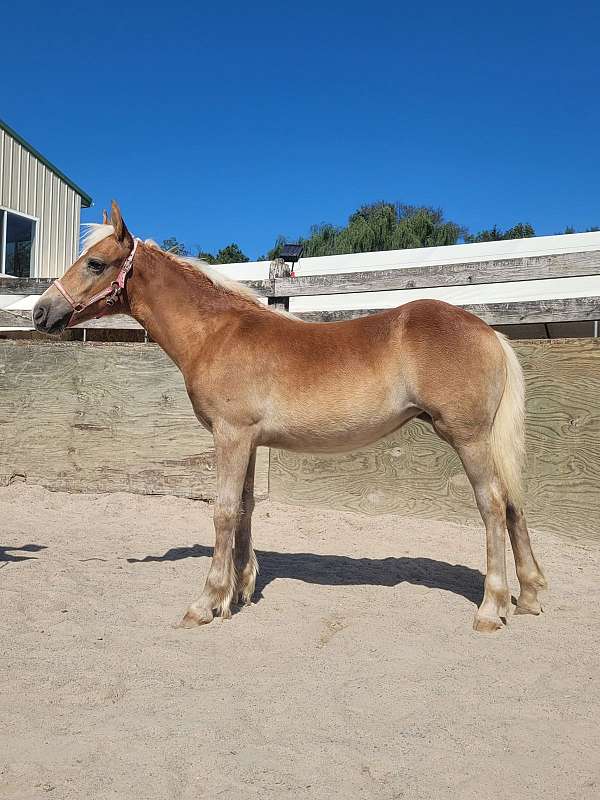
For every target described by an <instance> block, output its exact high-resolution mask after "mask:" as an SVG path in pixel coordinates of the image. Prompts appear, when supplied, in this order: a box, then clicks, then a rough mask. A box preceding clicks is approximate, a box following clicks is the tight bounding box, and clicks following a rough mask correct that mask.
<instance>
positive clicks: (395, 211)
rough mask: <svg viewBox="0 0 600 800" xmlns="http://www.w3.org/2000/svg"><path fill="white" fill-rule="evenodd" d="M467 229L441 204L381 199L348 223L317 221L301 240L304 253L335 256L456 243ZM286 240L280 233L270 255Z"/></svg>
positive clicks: (272, 257) (360, 211) (273, 254)
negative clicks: (384, 200)
mask: <svg viewBox="0 0 600 800" xmlns="http://www.w3.org/2000/svg"><path fill="white" fill-rule="evenodd" d="M465 233H466V230H465V229H464V228H463V227H462V226H460V225H458V224H457V223H455V222H451V221H449V220H446V219H444V214H443V212H442V210H441V209H439V208H430V207H428V206H409V205H402V204H397V205H396V204H393V203H385V202H383V201H382V202H379V203H372V204H371V205H365V206H361V208H359V209H358V210H357V211H355V212H354V213H353V214H351V215H350V217H349V219H348V224H347V225H346V226H345V227H336V226H334V225H329V224H323V225H314V226H313V227H312V228H311V229H310V234H309V236H308V237H306V238H301V239H300V240H299V242H300V243H301V244H303V245H304V252H303V257H310V256H332V255H341V254H343V253H369V252H376V251H378V250H400V249H405V248H408V247H436V246H438V245H444V244H456V243H457V242H458V240H459V239H460V238H461V236H464V235H465ZM284 242H285V239H284V238H283V237H281V236H280V237H278V239H277V241H276V242H275V245H274V247H273V248H272V249H271V250H269V252H268V253H267V258H268V259H270V260H273V259H274V258H277V257H278V256H279V253H280V252H281V246H282V245H283V243H284Z"/></svg>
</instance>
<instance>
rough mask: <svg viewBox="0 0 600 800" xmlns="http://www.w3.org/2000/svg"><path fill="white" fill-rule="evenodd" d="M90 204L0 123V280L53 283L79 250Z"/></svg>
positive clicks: (39, 155) (77, 187) (69, 183)
mask: <svg viewBox="0 0 600 800" xmlns="http://www.w3.org/2000/svg"><path fill="white" fill-rule="evenodd" d="M91 204H92V198H91V197H90V196H89V195H88V194H86V192H84V191H83V190H82V189H80V188H79V186H77V185H76V184H75V183H73V181H72V180H70V179H69V178H67V176H66V175H64V174H63V173H62V172H61V171H60V170H59V169H57V168H56V167H55V166H54V165H53V164H51V163H50V162H49V161H48V160H47V159H46V158H44V156H43V155H42V154H41V153H39V152H38V151H37V150H35V149H34V148H33V147H32V146H31V145H30V144H28V143H27V142H26V141H25V140H24V139H23V138H22V137H21V136H19V134H18V133H16V132H15V131H13V130H12V129H11V128H9V127H8V125H6V124H5V123H4V122H2V120H0V274H1V275H13V276H15V277H31V278H56V277H58V276H60V275H62V274H63V273H64V272H65V270H66V269H67V267H69V266H70V265H71V264H72V263H73V261H75V259H76V257H77V254H78V250H79V216H80V211H81V207H82V206H83V207H84V208H89V206H91Z"/></svg>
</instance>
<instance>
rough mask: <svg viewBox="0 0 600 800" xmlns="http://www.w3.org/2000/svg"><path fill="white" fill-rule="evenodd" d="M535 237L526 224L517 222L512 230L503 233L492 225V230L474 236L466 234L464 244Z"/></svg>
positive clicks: (529, 226)
mask: <svg viewBox="0 0 600 800" xmlns="http://www.w3.org/2000/svg"><path fill="white" fill-rule="evenodd" d="M532 236H535V230H534V229H533V227H532V226H531V225H530V224H529V223H528V222H517V224H516V225H513V227H512V228H508V229H507V230H505V231H503V230H502V229H501V228H498V227H497V226H496V225H494V227H493V228H489V229H488V230H483V231H479V233H476V234H467V235H466V236H465V242H467V244H472V243H473V242H499V241H501V240H502V239H529V238H530V237H532Z"/></svg>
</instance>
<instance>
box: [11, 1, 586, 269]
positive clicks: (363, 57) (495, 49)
mask: <svg viewBox="0 0 600 800" xmlns="http://www.w3.org/2000/svg"><path fill="white" fill-rule="evenodd" d="M26 8H27V13H24V11H23V8H22V7H19V8H17V5H16V4H15V3H12V4H10V9H9V10H7V9H4V11H3V36H2V56H3V58H2V60H3V73H4V74H3V81H2V95H1V96H2V105H1V108H0V116H2V117H3V118H4V119H5V120H6V121H7V122H8V124H9V125H11V126H12V127H13V128H15V129H16V130H17V131H18V132H19V133H20V134H21V135H22V136H24V137H25V138H26V139H28V140H29V141H30V142H31V144H33V145H34V146H35V147H36V148H38V149H39V150H40V151H41V152H42V153H43V154H44V155H45V156H47V158H49V159H50V160H51V161H53V162H54V163H55V164H56V165H57V166H58V167H59V168H60V169H62V170H63V171H64V172H66V174H67V175H69V177H71V178H72V179H73V180H74V181H75V182H76V183H78V184H79V185H80V186H82V187H83V188H84V189H85V190H86V191H87V192H88V193H89V194H91V195H92V197H93V198H94V203H95V207H94V208H92V209H90V210H88V211H84V212H83V215H82V220H83V221H97V220H98V219H99V216H100V213H101V209H102V207H103V206H104V205H107V204H108V203H109V201H110V198H111V197H116V198H117V199H118V201H119V202H120V204H121V207H122V209H123V213H124V216H125V219H126V221H127V222H128V224H129V227H130V228H131V229H132V230H133V231H134V232H135V233H137V234H138V235H141V236H152V237H153V238H156V239H163V238H165V237H167V236H176V237H177V238H179V239H180V240H182V241H183V242H185V243H186V244H187V245H188V247H190V248H195V247H196V246H197V245H199V246H201V247H202V248H204V249H207V250H216V249H218V248H219V247H221V246H223V245H225V244H227V243H229V242H230V241H231V240H235V241H237V243H238V244H239V245H240V246H241V247H242V249H243V250H244V251H246V252H247V253H248V255H250V256H251V257H256V256H258V255H259V254H260V253H263V252H265V251H266V250H267V249H268V248H269V247H270V246H271V244H272V243H273V240H274V239H275V237H276V236H277V235H278V234H280V233H281V234H284V235H286V236H288V237H289V238H294V237H295V236H296V235H299V234H303V233H306V232H307V230H308V227H309V226H310V225H311V224H312V223H315V222H325V221H327V222H333V223H337V224H341V223H344V222H345V220H346V219H347V216H348V214H349V213H350V212H352V211H353V210H354V209H355V208H356V207H358V206H359V205H361V204H363V203H366V202H371V201H375V200H379V199H386V200H390V201H401V202H407V203H422V204H431V205H435V206H441V207H442V208H443V209H444V210H445V212H446V214H447V216H448V217H450V218H451V219H453V220H455V221H457V222H460V223H462V224H465V225H467V226H468V227H469V228H470V229H471V230H479V229H481V228H483V227H488V226H491V225H493V224H494V223H496V224H498V225H500V226H509V225H512V224H513V223H514V222H516V221H528V222H531V223H532V224H533V225H534V226H535V228H536V230H537V232H538V233H555V232H558V231H560V230H562V229H563V228H564V226H565V225H573V226H575V227H576V228H578V229H580V228H585V227H587V226H590V225H600V189H599V186H600V158H599V150H600V148H599V144H598V143H599V141H600V131H599V128H600V55H599V53H600V47H599V44H600V42H599V40H600V33H599V31H600V6H599V5H598V4H597V3H596V4H592V3H587V2H585V3H584V2H576V1H575V2H571V3H569V4H557V3H552V2H551V0H550V1H548V0H546V2H520V3H516V2H503V3H494V4H492V3H485V2H461V0H456V2H453V3H448V2H437V1H436V0H432V1H431V2H428V3H415V2H412V3H410V4H406V3H403V2H380V3H372V4H369V3H360V4H359V3H354V2H344V3H339V2H333V3H322V2H321V3H315V2H312V0H306V2H303V3H294V4H289V5H288V4H287V3H281V2H280V3H263V2H252V3H249V2H248V3H239V2H227V3H205V2H181V1H178V0H173V1H172V2H170V3H167V4H160V7H158V6H157V7H156V8H152V5H151V3H149V2H144V3H142V2H123V3H121V4H115V5H111V4H103V3H95V4H89V3H80V2H78V3H73V2H70V0H62V2H61V3H57V4H53V3H52V4H51V3H48V2H38V1H37V0H34V2H30V3H28V4H27V6H26ZM7 67H8V71H7Z"/></svg>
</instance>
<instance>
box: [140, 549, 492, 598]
mask: <svg viewBox="0 0 600 800" xmlns="http://www.w3.org/2000/svg"><path fill="white" fill-rule="evenodd" d="M212 552H213V549H212V547H206V546H205V545H200V544H196V545H194V546H193V547H173V548H171V549H170V550H167V552H166V553H164V554H163V555H161V556H153V555H147V556H145V557H144V558H128V559H127V561H128V562H129V563H130V564H146V563H148V562H156V561H159V562H161V561H165V562H166V561H179V560H180V559H183V558H204V557H211V556H212ZM256 557H257V558H258V563H259V566H260V574H259V576H258V579H257V582H256V593H255V598H254V599H255V600H259V599H260V598H261V596H262V592H263V589H264V588H265V587H266V586H268V585H269V583H271V581H273V580H275V578H292V579H294V580H298V581H304V582H305V583H314V584H318V585H320V586H365V585H369V586H397V585H398V584H400V583H411V584H414V585H417V586H426V587H428V588H430V589H442V590H444V591H447V592H452V593H454V594H457V595H460V596H461V597H464V598H465V599H466V600H469V601H470V602H471V603H474V604H475V605H479V604H480V602H481V599H482V597H483V580H484V576H483V575H482V574H481V572H479V570H476V569H472V568H471V567H466V566H464V564H448V563H447V562H445V561H436V560H434V559H431V558H419V557H417V558H408V557H406V556H402V557H400V558H393V557H390V558H379V559H377V558H350V556H338V555H320V554H316V553H276V552H272V551H269V550H257V551H256Z"/></svg>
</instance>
